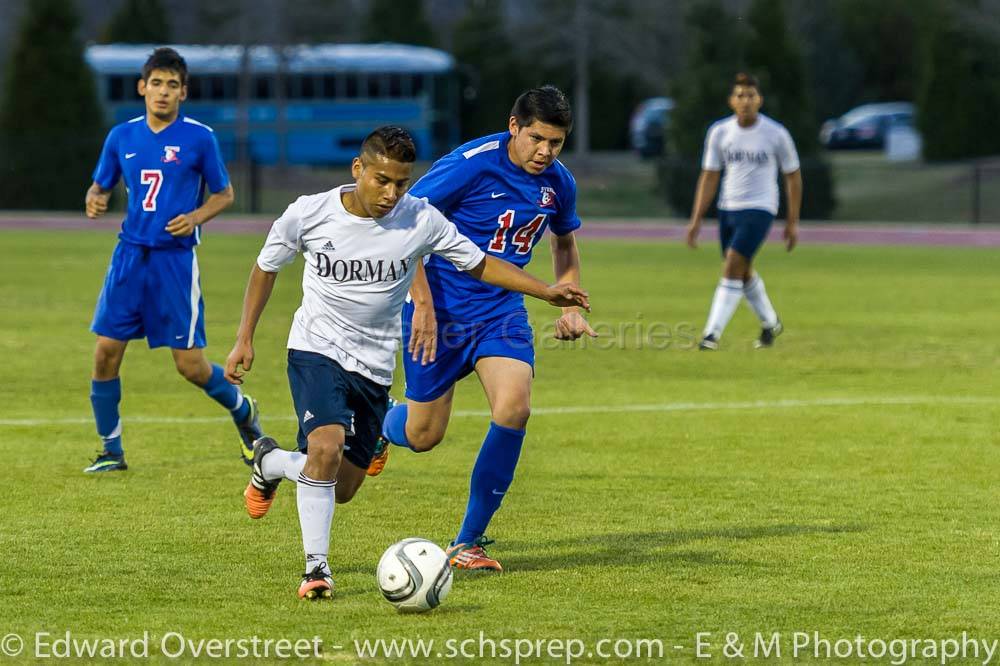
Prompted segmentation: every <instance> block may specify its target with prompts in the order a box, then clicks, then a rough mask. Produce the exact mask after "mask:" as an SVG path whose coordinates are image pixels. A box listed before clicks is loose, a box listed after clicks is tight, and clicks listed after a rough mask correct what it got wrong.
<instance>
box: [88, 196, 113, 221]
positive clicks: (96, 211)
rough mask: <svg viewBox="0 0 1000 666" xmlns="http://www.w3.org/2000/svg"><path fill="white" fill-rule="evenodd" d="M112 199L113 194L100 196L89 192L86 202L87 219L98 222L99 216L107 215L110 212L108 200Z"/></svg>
mask: <svg viewBox="0 0 1000 666" xmlns="http://www.w3.org/2000/svg"><path fill="white" fill-rule="evenodd" d="M110 198H111V192H106V193H104V194H99V193H97V192H92V191H90V190H87V198H86V200H85V210H86V212H87V217H89V218H90V219H92V220H96V219H97V218H98V217H99V216H101V215H103V214H104V213H106V212H107V211H108V200H109V199H110Z"/></svg>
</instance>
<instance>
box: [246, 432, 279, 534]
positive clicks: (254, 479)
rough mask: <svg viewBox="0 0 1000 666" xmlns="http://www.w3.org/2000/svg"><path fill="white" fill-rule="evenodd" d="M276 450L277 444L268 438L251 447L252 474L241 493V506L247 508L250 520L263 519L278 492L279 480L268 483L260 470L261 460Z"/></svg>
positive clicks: (261, 439) (259, 440)
mask: <svg viewBox="0 0 1000 666" xmlns="http://www.w3.org/2000/svg"><path fill="white" fill-rule="evenodd" d="M276 448H278V443H277V442H276V441H274V440H273V439H271V438H270V437H261V438H260V439H258V440H257V441H256V442H254V446H253V472H252V473H251V474H250V483H248V484H247V487H246V490H244V491H243V504H244V505H245V506H246V508H247V513H248V514H249V515H250V517H251V518H253V519H255V520H256V519H257V518H263V517H264V515H265V514H266V513H267V511H268V509H270V508H271V503H272V502H274V494H275V493H276V492H277V491H278V484H279V483H281V479H275V480H273V481H270V480H268V479H266V478H264V472H263V471H262V470H261V466H260V464H261V460H262V459H263V458H264V456H266V455H267V454H268V453H270V452H271V451H273V450H275V449H276Z"/></svg>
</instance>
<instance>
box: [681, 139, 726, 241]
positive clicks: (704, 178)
mask: <svg viewBox="0 0 1000 666" xmlns="http://www.w3.org/2000/svg"><path fill="white" fill-rule="evenodd" d="M722 164H723V161H722V146H721V145H720V126H719V125H718V124H715V125H713V126H712V127H711V128H709V130H708V134H707V135H706V136H705V153H704V155H703V156H702V159H701V175H700V176H698V186H697V187H696V188H695V191H694V206H693V207H692V208H691V220H690V221H689V222H688V226H687V244H688V247H690V248H692V249H694V248H696V247H698V233H699V232H700V231H701V220H702V218H703V217H705V213H707V212H708V209H709V208H710V207H711V206H712V201H713V200H714V199H715V193H716V191H718V189H719V177H720V176H721V175H722Z"/></svg>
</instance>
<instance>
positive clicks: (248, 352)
mask: <svg viewBox="0 0 1000 666" xmlns="http://www.w3.org/2000/svg"><path fill="white" fill-rule="evenodd" d="M252 366H253V345H252V344H251V343H249V342H240V341H239V340H237V341H236V344H235V345H234V346H233V351H231V352H229V356H228V357H226V375H225V376H226V381H228V382H229V383H230V384H242V383H243V374H244V373H245V372H250V368H251V367H252ZM240 367H242V368H243V372H241V371H240Z"/></svg>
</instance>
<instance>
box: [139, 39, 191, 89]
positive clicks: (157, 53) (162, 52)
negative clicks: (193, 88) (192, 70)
mask: <svg viewBox="0 0 1000 666" xmlns="http://www.w3.org/2000/svg"><path fill="white" fill-rule="evenodd" d="M154 69H165V70H167V71H169V72H176V73H177V74H178V75H179V76H180V77H181V85H182V86H186V85H187V78H188V66H187V63H186V62H184V58H182V57H181V54H180V53H178V52H177V51H175V50H173V49H172V48H170V47H169V46H161V47H160V48H158V49H156V50H154V51H153V52H152V53H151V54H150V56H149V57H148V58H147V59H146V64H144V65H143V66H142V80H143V81H148V80H149V75H150V74H152V72H153V70H154Z"/></svg>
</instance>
